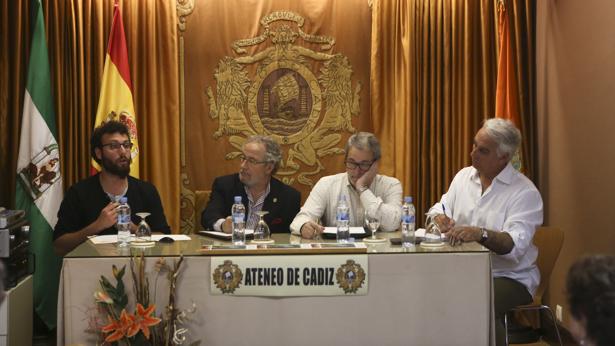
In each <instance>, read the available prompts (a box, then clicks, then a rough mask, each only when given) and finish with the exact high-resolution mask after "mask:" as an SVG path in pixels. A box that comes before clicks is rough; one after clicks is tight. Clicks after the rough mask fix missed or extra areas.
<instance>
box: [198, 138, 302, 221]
mask: <svg viewBox="0 0 615 346" xmlns="http://www.w3.org/2000/svg"><path fill="white" fill-rule="evenodd" d="M241 151H242V154H241V156H240V157H239V158H240V159H241V164H240V166H239V173H235V174H231V175H225V176H222V177H218V178H216V179H215V180H214V183H213V185H212V187H211V196H210V199H209V202H208V203H207V207H205V210H203V213H202V217H201V223H202V224H203V227H204V228H205V229H213V230H215V231H218V232H225V233H231V230H232V222H231V216H230V215H231V207H232V205H233V203H234V201H233V198H234V196H241V198H242V201H243V204H244V205H245V206H246V216H247V217H246V228H248V229H254V226H256V224H257V223H258V219H259V217H258V215H257V214H256V212H258V211H267V212H268V214H267V215H265V216H264V219H265V222H267V224H268V225H269V229H270V231H271V232H272V233H288V232H289V230H288V227H289V225H290V222H291V221H292V219H293V217H295V215H296V214H297V212H298V211H299V206H300V205H301V193H299V191H297V190H295V189H294V188H292V187H290V186H288V185H286V184H284V183H283V182H281V181H280V180H278V179H276V178H274V177H273V175H274V174H275V173H276V171H277V170H278V167H279V166H280V161H281V160H282V152H281V150H280V146H279V145H278V143H276V142H275V141H274V140H273V139H272V138H271V137H268V136H261V135H256V136H252V137H250V138H248V139H247V140H246V142H245V143H244V144H243V146H242V148H241Z"/></svg>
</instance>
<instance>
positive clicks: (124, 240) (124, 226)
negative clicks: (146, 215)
mask: <svg viewBox="0 0 615 346" xmlns="http://www.w3.org/2000/svg"><path fill="white" fill-rule="evenodd" d="M130 223H131V219H130V206H129V205H128V198H127V197H122V198H120V205H119V206H118V207H117V224H116V227H117V242H118V245H119V246H128V245H129V244H130Z"/></svg>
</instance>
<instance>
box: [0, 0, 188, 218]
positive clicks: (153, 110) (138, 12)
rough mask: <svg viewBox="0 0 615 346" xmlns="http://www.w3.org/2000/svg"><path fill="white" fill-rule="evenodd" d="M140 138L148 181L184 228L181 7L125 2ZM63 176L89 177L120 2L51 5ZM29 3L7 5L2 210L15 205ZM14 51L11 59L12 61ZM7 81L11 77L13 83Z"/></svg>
mask: <svg viewBox="0 0 615 346" xmlns="http://www.w3.org/2000/svg"><path fill="white" fill-rule="evenodd" d="M120 5H121V8H122V14H123V20H124V27H125V30H126V41H127V46H128V56H129V65H130V72H131V75H132V80H133V88H134V90H133V94H134V103H135V111H136V116H137V128H138V131H139V143H140V146H141V153H140V155H139V160H140V166H141V179H144V180H147V181H150V182H152V183H153V184H154V185H156V186H157V188H158V191H159V192H160V195H161V198H162V202H163V205H164V207H165V214H166V216H167V218H168V222H169V224H170V225H171V227H172V228H173V229H174V230H177V229H178V228H179V198H178V196H179V159H178V155H177V152H178V143H179V117H178V114H179V91H178V90H179V79H178V68H177V66H178V54H177V43H176V42H177V29H176V28H177V27H176V13H175V2H174V1H173V2H172V1H121V2H120ZM43 8H44V12H45V21H46V32H47V40H48V47H49V58H50V68H51V85H52V93H53V96H54V101H55V110H56V114H57V117H58V119H57V124H58V134H59V138H58V141H59V144H60V148H61V155H62V156H61V161H62V176H63V179H64V184H65V187H66V188H67V187H69V186H70V185H72V184H73V183H75V182H77V181H78V180H81V179H83V178H85V177H87V176H88V174H89V164H90V151H89V138H90V135H91V133H92V130H93V126H94V117H95V114H96V106H97V104H98V96H99V93H100V84H101V76H102V71H103V64H104V58H105V51H106V47H107V40H108V35H109V30H110V27H111V19H112V15H113V0H97V1H79V0H71V1H65V0H48V1H43ZM29 17H30V3H29V1H6V2H5V1H3V2H2V4H0V19H1V22H0V23H2V24H1V27H2V34H1V41H0V48H1V49H2V51H3V53H2V58H1V60H0V71H1V73H2V76H3V77H2V80H1V81H0V105H1V107H0V126H1V128H2V129H3V133H4V136H2V139H1V140H0V149H1V152H0V161H1V162H2V169H1V171H0V205H4V206H12V205H13V203H14V202H13V200H14V189H15V173H14V172H15V165H16V161H17V150H18V146H19V128H20V122H21V114H22V107H23V105H22V104H23V93H24V88H25V76H26V73H27V62H28V55H29V52H28V50H29V44H30V20H29ZM6 52H8V54H6ZM4 76H6V77H8V78H5V77H4Z"/></svg>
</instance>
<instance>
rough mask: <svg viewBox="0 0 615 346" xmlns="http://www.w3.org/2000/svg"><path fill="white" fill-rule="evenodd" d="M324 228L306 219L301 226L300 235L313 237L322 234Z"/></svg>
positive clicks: (307, 237)
mask: <svg viewBox="0 0 615 346" xmlns="http://www.w3.org/2000/svg"><path fill="white" fill-rule="evenodd" d="M324 230H325V228H324V227H323V226H321V225H319V224H317V223H316V222H314V221H308V222H306V223H304V224H303V226H301V237H303V238H306V239H313V238H315V237H317V236H319V235H321V234H322V232H323V231H324Z"/></svg>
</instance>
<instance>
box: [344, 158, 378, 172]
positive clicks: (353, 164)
mask: <svg viewBox="0 0 615 346" xmlns="http://www.w3.org/2000/svg"><path fill="white" fill-rule="evenodd" d="M374 162H376V160H374V161H371V162H361V163H358V162H354V161H348V160H346V161H344V163H345V164H346V168H348V169H355V168H357V167H359V168H360V169H361V170H362V171H366V170H368V169H369V168H370V167H371V166H372V165H373V164H374Z"/></svg>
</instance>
